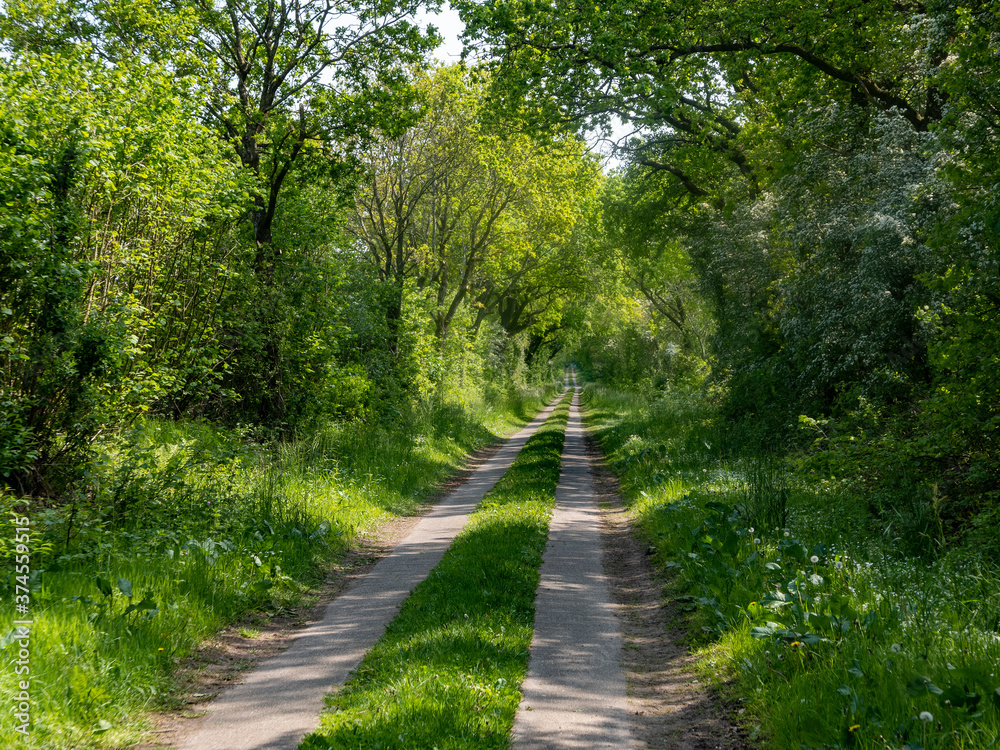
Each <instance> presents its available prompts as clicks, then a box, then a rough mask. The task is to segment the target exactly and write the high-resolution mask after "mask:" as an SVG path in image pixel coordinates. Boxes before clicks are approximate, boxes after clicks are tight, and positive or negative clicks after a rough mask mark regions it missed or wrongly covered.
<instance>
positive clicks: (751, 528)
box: [749, 526, 753, 534]
mask: <svg viewBox="0 0 1000 750" xmlns="http://www.w3.org/2000/svg"><path fill="white" fill-rule="evenodd" d="M749 531H750V533H751V534H752V533H753V526H751V527H750V529H749Z"/></svg>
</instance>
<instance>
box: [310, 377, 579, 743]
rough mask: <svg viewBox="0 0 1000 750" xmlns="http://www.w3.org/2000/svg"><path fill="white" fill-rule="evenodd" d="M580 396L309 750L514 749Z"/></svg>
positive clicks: (542, 435)
mask: <svg viewBox="0 0 1000 750" xmlns="http://www.w3.org/2000/svg"><path fill="white" fill-rule="evenodd" d="M571 397H572V391H570V392H568V393H567V395H566V397H565V398H564V399H563V400H562V401H561V402H560V404H559V406H558V407H557V408H556V410H555V411H554V412H553V413H552V415H551V416H550V417H549V419H548V420H547V421H546V422H545V424H544V425H542V427H540V428H539V430H538V432H537V433H535V435H534V436H532V438H531V439H530V440H529V441H528V442H527V444H526V445H525V447H524V449H523V450H522V451H521V453H520V454H519V455H518V457H517V458H516V459H515V461H514V463H513V464H512V466H511V467H510V469H509V470H508V471H507V473H506V474H505V475H504V476H503V478H502V479H501V480H500V482H498V483H497V485H496V486H495V487H494V488H493V490H492V491H491V492H490V493H489V494H488V495H487V496H486V497H485V498H484V499H483V501H482V502H481V503H480V505H479V508H478V509H477V510H476V512H475V513H474V514H473V515H472V516H471V518H470V519H469V523H468V525H467V526H466V527H465V529H464V530H463V531H462V533H461V534H460V535H459V536H458V537H457V538H456V539H455V542H454V544H453V545H452V546H451V548H450V549H449V550H448V552H447V553H446V554H445V556H444V558H443V559H442V560H441V562H440V563H439V564H438V565H437V567H435V568H434V570H433V571H431V573H430V575H429V576H428V577H427V579H426V580H425V581H423V582H422V583H421V584H420V585H419V586H417V587H416V588H415V589H414V590H413V593H412V595H411V596H410V597H409V598H408V599H407V600H406V602H404V604H403V606H402V607H401V609H400V612H399V615H398V616H397V617H396V618H395V619H394V620H393V621H392V622H391V623H390V624H389V626H388V628H387V629H386V633H385V635H384V636H383V637H382V639H381V640H380V641H379V642H378V643H377V644H375V646H374V647H373V648H372V649H371V651H369V652H368V654H367V655H366V656H365V658H364V660H363V661H362V662H361V664H360V665H359V667H358V669H357V670H356V672H355V675H354V677H352V678H351V680H349V681H348V683H347V685H346V686H345V687H344V688H343V689H342V690H341V691H340V692H339V693H338V694H336V695H335V696H333V697H332V699H331V700H330V710H329V712H328V713H326V714H324V716H323V717H322V720H321V723H320V726H319V728H318V729H317V730H316V732H314V733H313V734H311V735H309V736H308V737H306V739H305V740H304V741H303V744H302V745H301V747H302V748H308V749H309V750H316V749H318V748H435V747H436V748H438V749H439V750H446V748H447V749H453V748H476V750H486V749H487V748H506V747H507V744H508V739H509V736H510V730H511V727H512V725H513V722H514V714H515V712H516V710H517V706H518V702H519V701H520V697H521V694H520V690H519V687H520V684H521V681H522V680H523V679H524V676H525V673H526V671H527V664H528V651H529V648H530V645H531V635H532V626H533V622H534V601H535V590H536V589H537V587H538V569H539V566H540V565H541V561H542V552H543V551H544V549H545V544H546V539H547V536H548V524H549V518H550V516H551V512H552V508H553V506H554V504H555V490H556V485H557V483H558V481H559V469H560V465H561V455H562V446H563V437H564V434H565V430H566V421H567V418H568V415H569V403H570V400H571Z"/></svg>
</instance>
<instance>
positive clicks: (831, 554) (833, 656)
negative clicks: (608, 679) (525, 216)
mask: <svg viewBox="0 0 1000 750" xmlns="http://www.w3.org/2000/svg"><path fill="white" fill-rule="evenodd" d="M586 403H587V412H586V414H585V418H586V420H587V422H588V425H589V427H590V428H591V429H592V430H594V431H595V433H596V435H597V438H598V440H599V441H600V443H601V445H602V447H603V449H604V451H605V453H606V455H607V456H608V458H609V460H610V463H611V466H612V468H613V469H614V471H615V472H616V473H617V474H618V475H619V477H620V478H621V480H622V487H623V491H624V493H625V495H626V501H627V503H628V505H629V508H630V512H631V514H632V517H633V518H634V519H635V521H636V523H637V524H638V526H639V527H640V528H641V530H642V532H643V533H644V535H645V536H646V537H647V538H648V539H649V541H650V543H651V544H652V546H653V547H654V548H655V550H656V555H655V560H656V561H657V563H658V565H659V566H661V567H662V568H663V569H665V570H667V571H669V573H670V576H669V578H670V580H671V583H670V584H669V588H668V590H669V592H670V594H671V595H672V596H673V597H674V598H675V599H676V600H677V601H678V602H679V604H680V606H681V607H682V608H683V609H685V610H687V611H688V612H689V613H690V620H689V623H690V627H691V631H692V641H693V643H694V644H695V645H696V647H697V648H698V649H699V654H700V657H701V658H700V665H701V670H702V671H703V672H704V674H705V675H706V676H707V677H708V678H709V679H710V680H711V681H713V682H714V683H715V685H716V686H717V687H719V688H720V689H722V690H724V691H726V692H727V693H730V694H732V695H734V696H736V697H738V698H739V699H740V700H741V701H743V703H744V707H745V709H746V712H745V714H743V720H744V722H745V723H746V725H747V730H748V732H749V734H750V736H751V737H752V738H755V739H756V740H757V742H758V744H759V745H760V746H762V747H767V748H774V749H775V750H785V749H786V748H787V749H788V750H792V749H794V750H802V749H803V748H865V749H869V748H870V749H871V750H875V749H879V750H883V749H884V748H893V749H896V750H902V749H903V748H905V750H919V749H920V748H927V750H932V749H933V750H944V749H946V748H948V749H951V748H953V749H955V750H973V749H980V748H992V747H997V746H998V745H1000V741H998V736H1000V666H998V665H1000V570H998V568H997V566H996V563H995V560H993V559H992V558H991V557H990V556H989V555H988V554H985V553H984V552H983V551H982V550H981V549H977V548H976V547H973V546H970V545H966V546H949V547H945V548H941V549H939V550H937V553H936V554H935V555H933V556H930V557H927V556H924V557H914V556H910V555H908V554H906V552H905V550H907V549H909V546H904V545H902V544H901V540H899V539H897V538H895V537H894V536H892V534H891V533H890V534H886V533H885V531H886V527H885V525H884V524H883V523H882V522H881V519H878V518H875V517H873V516H872V515H871V510H870V507H871V506H870V504H869V503H868V502H867V501H866V499H865V498H864V497H859V496H857V495H855V494H852V493H851V492H849V491H848V490H847V489H846V488H845V486H843V485H842V484H840V483H838V482H837V480H836V477H826V478H823V479H819V478H817V477H816V476H815V475H813V474H808V473H805V472H802V471H800V470H797V469H796V467H797V466H798V467H801V466H802V464H801V462H796V461H795V460H794V459H791V460H781V459H778V458H775V456H774V455H773V454H770V453H767V452H763V451H761V450H760V447H759V445H755V444H753V443H752V442H749V441H748V442H747V443H745V444H742V445H741V444H740V443H739V440H734V437H733V435H732V434H729V435H727V434H725V433H724V432H723V431H722V430H720V429H719V428H718V427H717V426H716V423H715V421H714V414H713V412H712V410H711V409H710V408H709V407H707V406H706V405H705V404H704V403H703V402H702V400H701V399H700V398H699V397H698V395H697V394H693V393H684V392H674V393H668V394H666V395H661V396H660V397H659V398H657V399H655V400H654V399H650V398H648V397H645V396H640V395H636V394H627V393H619V392H614V391H611V390H607V389H602V388H599V387H594V386H590V387H588V389H587V391H586Z"/></svg>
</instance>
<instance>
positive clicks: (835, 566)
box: [833, 560, 844, 570]
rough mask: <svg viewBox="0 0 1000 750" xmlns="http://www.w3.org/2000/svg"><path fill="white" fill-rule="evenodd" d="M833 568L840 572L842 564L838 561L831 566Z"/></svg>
mask: <svg viewBox="0 0 1000 750" xmlns="http://www.w3.org/2000/svg"><path fill="white" fill-rule="evenodd" d="M833 567H834V568H836V569H837V570H842V569H843V567H844V563H842V562H841V561H840V560H837V562H835V563H834V564H833Z"/></svg>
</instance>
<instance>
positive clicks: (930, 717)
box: [920, 711, 934, 724]
mask: <svg viewBox="0 0 1000 750" xmlns="http://www.w3.org/2000/svg"><path fill="white" fill-rule="evenodd" d="M920 721H922V722H924V723H925V724H928V723H930V722H932V721H934V714H932V713H931V712H930V711H921V712H920Z"/></svg>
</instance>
